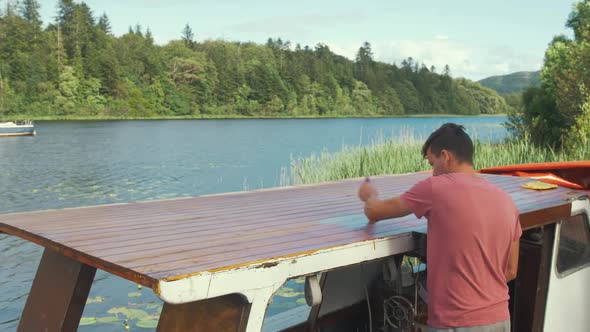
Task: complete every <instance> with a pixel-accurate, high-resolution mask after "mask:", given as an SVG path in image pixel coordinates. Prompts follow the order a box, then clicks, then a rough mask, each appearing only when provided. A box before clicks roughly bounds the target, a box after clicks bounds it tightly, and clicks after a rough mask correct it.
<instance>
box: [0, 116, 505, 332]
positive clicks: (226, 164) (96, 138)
mask: <svg viewBox="0 0 590 332" xmlns="http://www.w3.org/2000/svg"><path fill="white" fill-rule="evenodd" d="M504 121H506V118H505V117H502V116H500V117H451V118H442V117H441V118H394V119H320V120H316V119H309V120H307V119H306V120H284V119H280V120H199V121H196V120H187V121H184V120H183V121H181V120H172V121H96V122H37V123H36V127H37V128H36V130H37V136H36V137H18V138H1V139H0V188H2V190H0V214H1V213H9V212H20V211H35V210H44V209H56V208H64V207H75V206H86V205H98V204H107V203H119V202H130V201H142V200H153V199H162V198H170V197H180V196H195V195H203V194H211V193H220V192H228V191H241V190H248V189H250V190H251V189H259V188H268V187H274V186H279V185H281V183H282V182H281V169H282V168H285V169H288V166H289V164H290V161H291V158H292V156H293V157H297V156H308V155H310V154H311V153H318V152H322V151H324V150H327V151H338V150H340V149H341V148H342V146H343V145H359V144H368V143H370V141H371V140H373V139H375V138H376V137H385V138H389V137H393V138H396V137H400V136H402V137H407V136H413V137H415V138H417V139H424V138H426V137H427V136H428V135H429V134H430V132H432V131H433V130H434V129H436V128H437V127H439V126H440V125H441V124H443V123H445V122H456V123H459V124H462V125H464V126H465V127H466V128H467V129H468V131H469V132H470V134H471V135H472V136H477V137H478V138H479V139H482V140H492V141H499V140H501V139H503V138H505V137H506V135H507V133H506V130H505V129H504V128H503V127H502V125H501V124H502V123H503V122H504ZM41 253H42V248H41V247H39V246H37V245H34V244H31V243H28V242H25V241H22V240H20V239H17V238H16V237H12V236H7V235H4V234H0V262H1V264H0V331H14V330H16V326H17V325H18V319H19V316H20V314H21V312H22V308H23V307H24V304H25V301H26V298H27V295H28V292H29V289H30V287H31V283H32V280H33V278H34V275H35V271H36V269H37V265H38V264H39V260H40V255H41ZM287 287H289V288H290V289H286V290H285V292H286V293H289V292H290V294H289V295H293V293H294V292H295V293H300V292H302V284H300V283H296V282H290V283H289V284H288V285H287ZM301 297H302V294H299V296H298V298H301ZM89 298H90V299H91V301H90V303H88V304H87V305H86V308H85V312H84V316H85V317H88V318H89V319H88V321H87V322H88V323H93V324H89V325H85V326H81V327H80V329H79V330H80V331H121V329H122V324H123V322H124V318H125V317H128V318H129V325H130V327H131V328H132V329H134V330H142V331H150V330H151V331H154V330H155V328H150V327H149V326H150V325H153V324H154V323H155V321H156V320H157V316H158V314H157V313H158V311H159V310H160V308H161V301H160V300H159V299H158V298H157V297H156V296H155V295H154V294H153V293H152V291H151V290H150V289H138V287H137V285H136V284H133V283H130V282H128V281H125V280H123V279H121V278H118V277H115V276H112V275H109V274H107V273H104V272H101V271H98V272H97V275H96V277H95V281H94V284H93V286H92V290H91V293H90V297H89ZM299 304H301V301H299ZM296 305H298V304H297V301H296V298H290V297H289V296H285V297H281V296H277V297H276V299H275V300H273V304H272V305H271V307H270V309H269V312H268V315H272V314H275V313H278V312H281V311H283V310H285V309H289V308H292V307H294V306H296ZM130 309H134V310H130ZM109 311H110V312H109ZM114 317H118V320H115V318H114ZM93 318H97V319H98V321H99V322H98V323H94V320H93ZM139 321H142V322H143V323H142V324H140V325H144V324H145V326H146V328H140V327H138V326H137V322H139Z"/></svg>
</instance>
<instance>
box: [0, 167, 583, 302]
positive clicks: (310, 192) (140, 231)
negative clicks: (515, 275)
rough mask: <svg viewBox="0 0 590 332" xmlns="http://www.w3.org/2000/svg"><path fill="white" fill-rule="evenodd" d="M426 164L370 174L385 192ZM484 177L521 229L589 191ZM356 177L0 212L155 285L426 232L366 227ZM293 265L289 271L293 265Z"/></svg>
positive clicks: (31, 232)
mask: <svg viewBox="0 0 590 332" xmlns="http://www.w3.org/2000/svg"><path fill="white" fill-rule="evenodd" d="M428 176H430V174H429V173H427V172H422V173H413V174H405V175H391V176H380V177H375V178H373V181H374V183H375V184H376V186H377V187H378V188H379V190H380V192H381V194H382V196H383V197H389V196H394V195H399V194H401V193H403V192H404V191H406V190H408V189H409V188H410V187H411V186H412V185H414V184H415V183H417V182H418V181H420V180H422V179H425V178H427V177H428ZM479 176H482V177H484V178H486V179H488V180H489V181H491V182H493V183H494V184H496V185H497V186H498V187H500V188H502V189H503V190H505V191H506V192H508V193H509V194H510V195H512V197H513V199H514V201H515V202H516V204H517V206H518V209H519V211H520V217H521V223H522V226H523V229H527V228H532V227H536V226H538V225H542V224H543V223H549V222H554V221H555V220H557V219H559V218H563V217H566V216H569V215H570V213H571V201H572V200H575V199H578V198H581V197H584V196H585V195H586V194H585V193H583V192H579V191H574V190H570V189H565V188H561V187H559V188H557V189H553V190H546V191H534V190H528V189H524V188H522V187H521V185H522V184H523V183H526V182H529V181H531V180H530V179H525V178H517V177H509V176H498V175H486V174H482V175H479ZM360 181H361V179H349V180H342V181H336V182H330V183H322V184H316V185H305V186H297V187H287V188H274V189H266V190H257V191H251V192H239V193H228V194H220V195H208V196H200V197H191V198H177V199H168V200H158V201H148V202H135V203H126V204H114V205H103V206H91V207H82V208H69V209H61V210H49V211H38V212H26V213H14V214H4V215H0V232H5V233H8V234H12V235H15V236H18V237H21V238H23V239H26V240H29V241H32V242H34V243H37V244H39V245H41V246H44V247H47V248H50V249H53V250H57V251H58V252H60V253H62V254H63V255H65V256H68V257H72V258H74V259H76V260H78V261H81V262H83V263H85V264H88V265H90V266H94V267H97V268H100V269H102V270H105V271H107V272H110V273H113V274H115V275H119V276H121V277H123V278H126V279H129V280H131V281H134V282H137V283H139V284H142V285H145V286H148V287H152V288H154V290H156V292H158V290H157V288H158V286H157V284H158V283H159V282H161V281H174V280H180V279H184V278H189V277H191V276H196V275H199V274H215V273H220V272H224V271H232V270H237V269H241V268H244V267H261V268H265V267H271V266H273V264H274V265H276V264H277V263H276V262H278V261H281V260H290V261H291V262H292V263H293V264H295V260H296V259H298V257H304V256H308V255H311V254H313V253H315V252H319V251H322V250H329V249H330V248H332V249H333V248H338V247H342V246H351V245H355V244H357V243H367V242H370V241H375V240H378V239H384V238H392V237H400V236H409V235H411V234H412V233H413V232H417V231H424V230H425V228H426V221H425V220H424V219H417V218H416V217H415V216H414V215H409V216H406V217H403V218H397V219H390V220H384V221H381V222H379V223H377V224H374V225H370V226H369V225H367V220H366V218H365V216H364V214H363V206H362V204H361V202H360V201H359V200H358V198H357V188H358V185H359V183H360ZM293 273H295V272H293Z"/></svg>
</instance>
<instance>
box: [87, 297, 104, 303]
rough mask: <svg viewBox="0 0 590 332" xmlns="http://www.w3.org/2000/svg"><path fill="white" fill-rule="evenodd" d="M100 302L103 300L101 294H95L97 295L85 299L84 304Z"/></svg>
mask: <svg viewBox="0 0 590 332" xmlns="http://www.w3.org/2000/svg"><path fill="white" fill-rule="evenodd" d="M102 302H104V297H102V296H97V297H93V298H91V299H88V300H86V304H91V303H102Z"/></svg>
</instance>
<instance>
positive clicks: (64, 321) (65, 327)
mask: <svg viewBox="0 0 590 332" xmlns="http://www.w3.org/2000/svg"><path fill="white" fill-rule="evenodd" d="M95 273H96V268H94V267H91V266H88V265H86V264H83V263H80V262H78V261H76V260H73V259H71V258H69V257H65V256H63V255H62V254H61V253H59V252H57V251H54V250H51V249H45V251H44V252H43V257H42V258H41V262H40V263H39V269H38V270H37V275H35V280H34V281H33V286H32V287H31V292H30V293H29V297H28V299H27V304H26V305H25V309H24V310H23V315H22V316H21V318H20V323H19V325H18V330H17V331H19V332H28V331H61V332H70V331H71V332H75V331H77V330H78V324H80V318H81V317H82V313H83V311H84V305H85V304H86V299H87V298H88V293H90V287H91V286H92V281H93V280H94V275H95Z"/></svg>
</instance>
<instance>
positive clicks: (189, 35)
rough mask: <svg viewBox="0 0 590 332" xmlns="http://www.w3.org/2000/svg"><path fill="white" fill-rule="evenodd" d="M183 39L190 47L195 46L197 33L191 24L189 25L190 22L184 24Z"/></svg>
mask: <svg viewBox="0 0 590 332" xmlns="http://www.w3.org/2000/svg"><path fill="white" fill-rule="evenodd" d="M181 38H182V41H184V44H185V45H186V46H187V47H189V48H193V47H194V44H195V41H194V38H195V35H194V34H193V29H191V27H190V25H188V23H187V24H186V25H185V26H184V29H182V36H181Z"/></svg>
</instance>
